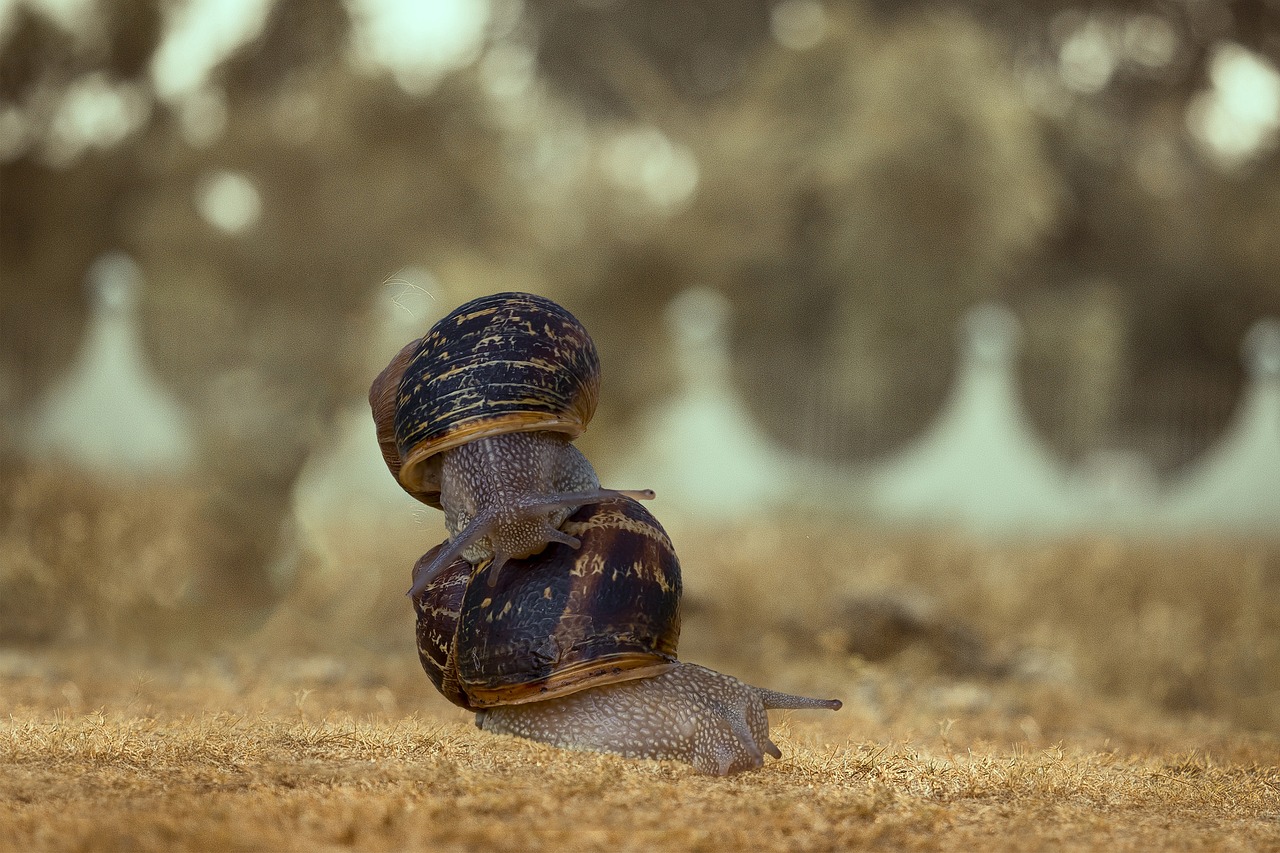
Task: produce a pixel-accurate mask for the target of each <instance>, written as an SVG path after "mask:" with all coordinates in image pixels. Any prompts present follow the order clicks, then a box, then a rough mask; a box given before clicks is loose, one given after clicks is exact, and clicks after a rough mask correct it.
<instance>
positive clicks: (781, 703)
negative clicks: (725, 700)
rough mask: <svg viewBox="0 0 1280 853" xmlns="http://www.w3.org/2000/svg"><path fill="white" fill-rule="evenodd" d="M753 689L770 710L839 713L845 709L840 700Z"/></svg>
mask: <svg viewBox="0 0 1280 853" xmlns="http://www.w3.org/2000/svg"><path fill="white" fill-rule="evenodd" d="M751 689H752V690H754V691H755V692H756V695H758V696H759V697H760V701H761V702H762V703H764V706H765V708H768V709H770V710H773V709H778V710H783V709H787V710H792V709H794V710H814V711H820V710H827V711H839V710H840V709H841V708H843V707H844V703H843V702H841V701H840V700H839V699H813V698H810V697H808V696H796V695H794V694H792V693H780V692H779V691H777V690H770V689H769V688H767V687H752V688H751Z"/></svg>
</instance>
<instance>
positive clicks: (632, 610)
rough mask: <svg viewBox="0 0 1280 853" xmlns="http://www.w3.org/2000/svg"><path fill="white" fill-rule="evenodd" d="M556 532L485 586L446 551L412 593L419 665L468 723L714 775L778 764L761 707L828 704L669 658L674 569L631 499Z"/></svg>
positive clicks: (675, 612) (662, 537)
mask: <svg viewBox="0 0 1280 853" xmlns="http://www.w3.org/2000/svg"><path fill="white" fill-rule="evenodd" d="M565 530H566V531H567V532H569V533H571V534H572V535H573V536H574V537H576V538H577V539H578V540H579V541H580V543H581V546H580V548H578V549H576V550H575V549H573V548H570V547H568V546H566V545H563V544H553V545H550V546H548V547H547V548H546V550H545V551H543V552H542V553H541V554H539V555H537V556H535V557H532V558H529V559H525V560H521V561H516V562H515V565H516V570H513V571H509V572H505V573H504V574H503V575H502V578H501V579H500V580H499V581H498V583H497V585H496V586H495V587H493V588H491V587H489V586H488V583H487V581H486V579H485V575H486V573H487V572H488V571H490V566H489V565H483V566H481V567H479V568H478V569H476V570H474V573H473V567H472V566H471V565H470V564H468V563H467V562H466V561H465V560H464V559H462V558H461V557H459V558H455V559H454V560H453V561H452V562H450V564H449V565H447V566H446V567H445V569H444V570H443V571H442V572H439V573H438V574H437V575H436V576H435V577H434V578H433V579H432V580H431V581H430V582H428V583H427V584H425V585H424V586H423V588H422V591H421V592H420V593H419V594H418V595H416V596H415V597H414V606H415V609H416V611H417V632H418V651H419V657H420V659H421V661H422V664H423V668H424V669H425V670H426V671H427V674H428V676H429V677H430V678H431V680H432V682H433V683H434V684H435V685H436V687H437V688H438V689H440V691H441V693H443V694H444V695H445V696H446V698H448V699H449V700H450V701H452V702H454V703H455V704H457V705H459V706H461V707H463V708H467V709H469V710H474V711H476V712H477V715H476V725H477V726H479V727H480V728H482V729H484V730H486V731H491V732H495V733H505V734H512V735H517V736H520V737H525V738H528V739H532V740H538V741H542V742H544V743H548V744H551V745H554V746H560V747H566V748H570V749H589V750H596V751H601V752H612V753H617V754H620V755H624V756H628V757H633V758H660V759H677V760H682V761H686V762H688V763H689V764H692V765H693V766H694V767H695V768H696V769H698V770H700V771H702V772H705V773H712V774H717V775H724V774H727V773H733V772H738V771H741V770H748V769H751V768H754V767H759V766H760V765H761V764H762V763H763V761H764V755H766V754H767V755H772V756H773V757H775V758H777V757H779V756H780V754H781V753H780V752H779V751H778V748H777V747H776V746H775V745H774V744H773V742H772V741H771V740H769V722H768V715H767V714H766V710H767V709H769V708H826V709H835V708H839V707H840V703H839V702H838V701H835V700H821V699H809V698H807V697H803V696H792V695H790V694H784V693H777V692H774V691H770V690H763V689H760V688H756V687H752V686H750V685H748V684H744V683H743V682H741V681H739V680H737V679H735V678H733V677H731V676H728V675H723V674H721V673H718V672H715V671H713V670H710V669H707V668H705V667H701V666H698V665H696V664H690V663H684V662H681V661H679V660H678V659H677V658H676V646H677V644H678V641H679V634H680V593H681V580H680V563H679V560H678V559H677V557H676V555H675V550H674V548H673V547H672V546H671V540H670V539H669V538H668V537H667V534H666V532H665V531H664V530H663V529H662V526H661V525H660V524H659V523H658V521H657V520H656V519H655V518H653V516H652V515H650V514H649V513H648V512H647V511H646V510H645V509H644V508H643V507H642V506H641V505H640V504H639V503H636V502H635V501H634V500H630V499H627V498H616V499H612V500H609V501H607V502H603V503H598V504H593V505H588V506H583V507H582V508H580V509H579V510H577V511H576V512H575V513H574V514H573V515H572V516H571V517H570V518H569V519H568V521H567V522H566V524H565ZM443 547H445V546H444V545H442V546H440V548H443ZM437 550H438V549H437ZM434 556H435V554H434V552H428V553H427V554H425V555H424V556H423V558H422V559H421V560H419V563H418V566H417V567H415V571H416V572H421V571H422V568H423V567H424V566H427V565H429V564H430V563H431V561H432V560H433V559H434Z"/></svg>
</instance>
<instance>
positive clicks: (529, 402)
mask: <svg viewBox="0 0 1280 853" xmlns="http://www.w3.org/2000/svg"><path fill="white" fill-rule="evenodd" d="M599 383H600V358H599V355H598V354H597V352H596V348H595V344H594V343H593V342H592V340H591V336H590V335H589V334H587V330H586V329H585V328H583V326H582V324H581V323H579V322H578V320H577V318H575V317H574V316H573V315H572V314H570V313H569V312H568V311H567V310H565V309H564V308H562V307H561V306H559V305H557V304H556V303H555V302H552V301H551V300H550V299H546V298H544V297H541V296H535V295H533V294H529V293H498V294H493V295H491V296H484V297H480V298H479V299H474V300H472V301H470V302H467V303H465V304H463V305H461V306H459V307H458V308H456V309H454V310H453V311H452V312H450V313H449V314H448V315H447V316H446V317H444V318H443V319H441V320H440V321H439V322H438V323H436V324H435V325H434V326H432V328H431V329H430V331H428V332H427V334H426V335H424V336H423V337H422V338H420V339H419V340H416V341H412V342H410V343H409V344H408V345H406V346H405V347H404V348H403V349H402V350H401V351H400V352H399V353H398V354H397V355H396V356H395V358H394V359H392V361H391V363H390V364H389V365H388V366H387V367H386V369H385V370H383V371H382V373H380V374H379V375H378V377H377V378H376V379H375V380H374V382H373V386H372V387H371V388H370V389H369V404H370V407H371V408H372V410H373V418H374V422H375V424H376V426H377V433H378V443H379V445H380V446H381V448H382V455H383V459H384V460H385V461H386V463H387V467H388V468H389V469H390V470H391V473H392V474H393V475H394V476H395V477H396V480H397V482H399V483H400V485H401V486H402V487H403V488H404V489H405V490H406V491H407V492H408V493H409V494H411V495H413V496H414V497H415V498H417V499H418V500H421V501H423V502H424V503H427V504H429V505H431V506H434V507H436V508H438V509H443V510H444V513H445V526H446V527H447V529H448V531H449V537H450V545H449V547H448V548H445V549H444V550H442V551H440V552H439V553H437V554H436V557H435V558H433V562H432V563H431V564H430V565H428V566H426V567H424V569H423V571H422V572H420V573H419V582H417V583H415V586H414V588H413V589H412V590H410V594H414V593H416V592H418V591H420V590H421V589H422V587H423V586H425V585H426V584H427V583H429V582H430V581H431V580H432V579H433V578H434V577H435V576H436V575H437V574H438V573H439V572H440V571H442V570H443V569H444V567H445V566H446V565H447V564H448V563H449V562H451V561H452V560H453V559H454V558H455V557H457V556H458V555H463V556H465V557H466V558H467V560H468V562H470V563H472V564H478V563H480V562H483V561H486V560H492V561H493V566H492V568H491V569H490V576H489V577H490V581H491V582H494V581H496V578H497V577H498V572H499V570H500V569H501V568H502V566H503V564H504V563H505V562H506V561H507V560H509V559H511V558H520V557H528V556H532V555H533V554H537V553H538V552H540V551H541V550H542V549H543V548H545V547H546V546H547V544H548V543H551V542H559V543H563V544H566V545H569V546H572V547H577V544H578V542H577V540H576V539H574V538H573V537H572V536H570V535H569V534H567V533H565V532H564V531H562V530H561V529H560V527H561V525H562V524H563V522H564V520H565V518H567V517H568V515H569V513H571V512H572V511H573V510H575V509H576V508H577V507H579V506H582V505H584V504H588V503H592V502H596V501H602V500H607V499H610V498H614V497H617V496H618V495H621V494H625V495H629V496H632V497H640V498H651V497H652V496H653V493H652V492H648V491H628V492H619V491H616V490H612V489H601V488H600V480H599V477H597V476H596V473H595V470H594V469H593V468H592V467H591V464H590V463H589V462H588V461H587V460H586V458H585V457H584V456H583V455H582V453H581V452H579V451H578V449H577V448H576V447H574V446H573V445H572V444H571V442H572V440H573V439H574V438H576V437H577V436H578V435H580V434H581V433H582V431H583V430H585V429H586V427H587V424H588V423H589V422H590V421H591V417H592V415H593V414H594V413H595V408H596V401H597V399H598V396H599Z"/></svg>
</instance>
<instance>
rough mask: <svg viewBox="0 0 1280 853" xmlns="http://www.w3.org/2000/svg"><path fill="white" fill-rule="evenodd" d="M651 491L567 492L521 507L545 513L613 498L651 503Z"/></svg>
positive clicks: (528, 510)
mask: <svg viewBox="0 0 1280 853" xmlns="http://www.w3.org/2000/svg"><path fill="white" fill-rule="evenodd" d="M655 496H656V495H655V493H654V491H653V489H593V490H592V491H589V492H569V493H567V494H560V495H555V496H554V497H544V496H538V497H535V498H531V499H530V500H529V502H528V503H525V504H523V505H522V507H521V508H522V509H523V510H525V511H527V512H545V511H547V510H552V509H564V508H565V507H570V506H586V505H587V504H598V503H601V502H603V501H608V500H613V499H614V498H631V499H632V500H637V501H651V500H653V499H654V497H655Z"/></svg>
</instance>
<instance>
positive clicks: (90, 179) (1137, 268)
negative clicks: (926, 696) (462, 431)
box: [0, 0, 1280, 730]
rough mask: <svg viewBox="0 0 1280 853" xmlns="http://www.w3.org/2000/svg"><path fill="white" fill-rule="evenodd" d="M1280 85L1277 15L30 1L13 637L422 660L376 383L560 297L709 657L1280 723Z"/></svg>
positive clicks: (0, 477) (36, 642)
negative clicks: (458, 335)
mask: <svg viewBox="0 0 1280 853" xmlns="http://www.w3.org/2000/svg"><path fill="white" fill-rule="evenodd" d="M1278 63H1280V3H1276V2H1275V0H1248V2H1220V0H1164V2H1100V3H1087V4H1079V3H1073V2H1057V0H1049V1H1048V2H1034V3H1019V4H995V3H982V2H955V3H942V2H932V3H930V2H900V3H894V2H876V1H875V0H868V2H860V3H859V2H847V3H846V2H818V1H817V0H780V1H779V2H754V0H524V2H521V0H429V2H414V0H345V2H342V1H341V0H311V2H293V1H292V0H181V2H180V1H179V0H172V2H135V0H0V644H2V645H3V646H4V647H5V648H10V649H39V648H63V649H71V650H76V649H88V648H92V649H93V650H94V653H95V654H108V653H112V652H118V653H120V654H142V655H150V656H155V655H161V656H163V655H175V654H205V653H207V652H208V651H209V650H210V649H219V648H225V646H226V644H227V643H229V642H232V641H236V642H243V641H245V638H250V639H251V640H252V641H253V642H257V643H259V644H260V645H261V648H263V649H269V650H271V651H272V652H279V653H289V654H307V655H327V657H323V660H328V661H330V662H335V663H333V665H334V666H339V665H340V662H341V661H342V660H346V659H349V657H350V655H352V654H356V653H357V651H358V652H359V653H362V654H363V653H370V654H373V653H378V654H382V653H385V654H391V655H396V656H400V657H402V658H403V660H404V665H405V666H406V667H408V668H414V667H416V661H414V659H413V656H412V646H411V643H412V639H411V637H412V634H411V631H412V627H411V615H410V612H409V608H408V605H407V603H406V602H405V601H404V599H403V596H402V593H403V591H404V589H405V588H407V586H408V576H409V568H410V567H411V565H412V564H413V561H414V559H416V557H417V556H418V555H419V554H421V553H422V552H423V551H425V550H426V549H427V548H428V547H430V546H431V545H432V544H434V543H435V542H438V541H439V540H440V539H441V538H443V535H444V532H443V524H442V522H441V520H440V518H439V514H438V513H436V512H434V511H433V510H430V509H428V508H426V507H423V506H421V505H418V504H416V503H415V502H414V501H413V500H412V499H410V498H409V497H408V496H406V495H405V494H404V493H402V492H400V491H399V490H398V489H397V487H396V485H395V483H394V481H393V480H392V479H391V477H390V476H389V475H388V474H387V472H386V470H385V468H383V467H382V463H381V460H380V457H379V455H378V451H377V446H376V442H375V439H374V434H373V425H372V421H371V420H370V418H369V416H368V409H367V405H366V403H365V402H364V395H365V394H366V392H367V388H368V384H369V382H370V381H371V380H372V378H373V376H374V375H375V374H376V373H377V372H378V370H380V369H381V368H382V367H383V366H384V365H385V364H386V362H387V361H388V360H389V359H390V357H391V356H392V355H393V354H394V353H395V352H396V351H397V350H398V349H399V347H400V346H401V345H402V344H403V343H405V342H407V341H408V340H410V339H412V338H414V337H417V336H419V335H421V334H423V333H424V332H425V331H426V329H427V328H429V327H430V325H431V324H432V323H433V322H434V321H435V320H437V319H439V318H440V317H441V316H443V315H444V314H446V313H447V312H448V311H450V310H451V309H452V308H453V307H455V306H457V305H458V304H460V303H461V302H463V301H465V300H467V299H470V298H472V297H475V296H478V295H481V294H485V293H490V292H494V291H499V290H529V291H535V292H538V293H542V294H545V295H547V296H550V297H552V298H554V299H556V300H558V301H560V302H561V303H562V304H564V305H566V306H567V307H568V308H570V310H572V311H573V312H574V313H575V314H576V315H577V316H578V317H579V318H580V319H581V320H582V321H583V322H584V323H585V324H586V326H587V327H588V329H590V331H591V333H592V335H593V336H594V338H595V340H596V342H597V345H598V346H599V349H600V351H601V356H602V360H603V364H604V382H603V387H602V398H601V405H600V409H599V412H598V414H597V417H596V420H595V421H594V422H593V424H592V426H591V429H590V430H589V431H588V433H587V434H586V435H585V436H583V438H582V439H581V440H580V442H579V443H580V445H581V446H582V447H583V449H584V451H585V452H586V453H587V454H588V456H589V457H591V458H592V459H593V460H594V461H595V462H596V464H597V467H598V468H599V469H600V470H601V473H602V474H603V475H604V479H605V481H606V484H608V485H614V486H617V487H628V488H641V487H653V488H656V489H657V490H658V492H659V499H658V500H657V501H656V502H654V504H653V505H652V509H653V511H654V512H655V514H656V515H657V516H658V517H659V519H660V520H661V521H662V522H663V523H664V524H665V525H666V526H667V527H668V529H669V530H670V531H671V532H672V535H673V537H674V539H675V543H676V546H677V548H678V549H679V551H680V554H681V557H682V560H683V563H684V566H685V575H686V586H687V596H686V608H685V643H684V645H683V646H682V656H684V657H690V658H694V659H701V660H702V661H703V662H709V663H712V664H716V663H719V664H720V665H721V666H723V667H725V668H729V669H732V670H734V671H735V672H736V673H738V674H742V675H744V676H754V677H759V678H760V680H770V679H772V681H773V683H774V686H780V687H792V688H795V689H798V688H800V687H807V688H808V689H817V691H818V692H820V693H823V694H824V695H825V694H826V693H830V692H832V689H831V688H830V687H829V686H822V685H824V684H828V683H829V680H830V678H831V673H832V672H840V673H844V675H845V676H847V677H848V678H849V679H850V681H849V683H850V684H852V685H855V686H857V685H862V686H865V684H867V683H870V682H866V681H865V678H864V675H865V673H866V672H868V671H869V670H867V669H866V667H867V666H873V667H878V666H881V665H883V666H886V667H888V668H889V669H887V670H885V671H886V672H890V673H896V674H895V675H894V676H893V677H895V678H896V677H904V678H905V677H912V678H927V679H940V681H939V682H938V683H941V684H951V685H954V684H955V683H957V680H959V681H960V682H966V680H970V681H971V680H975V679H976V680H977V681H978V682H983V681H984V680H986V681H991V680H996V681H999V680H1021V681H1026V682H1030V683H1039V682H1042V681H1051V682H1055V683H1060V684H1066V685H1070V686H1072V689H1079V690H1082V691H1086V692H1089V691H1093V692H1097V693H1099V694H1103V695H1119V696H1125V697H1130V698H1134V699H1136V700H1138V701H1141V702H1145V703H1149V704H1151V705H1153V706H1156V707H1161V708H1166V709H1170V710H1172V711H1175V712H1201V713H1206V714H1214V715H1223V716H1225V717H1227V718H1229V719H1231V720H1234V721H1236V722H1238V723H1240V724H1242V725H1246V726H1249V727H1258V728H1267V729H1273V730H1280V710H1277V709H1280V538H1278V537H1277V530H1280V324H1278V323H1277V321H1276V320H1275V319H1274V318H1277V317H1280V230H1278V229H1280V226H1278V225H1277V223H1278V222H1280V153H1277V141H1278V134H1280V70H1278ZM783 590H785V594H784V593H783ZM353 650H355V651H353ZM794 661H806V662H807V664H806V665H805V666H807V668H803V667H802V668H801V669H799V670H797V669H795V668H794V665H793V664H790V663H788V662H794ZM787 666H792V667H793V668H792V669H789V670H788V669H786V667H787ZM308 671H310V670H308ZM783 671H786V672H790V673H792V674H791V675H785V676H780V675H778V674H777V673H779V672H783ZM877 671H879V670H877ZM842 677H843V676H842ZM866 677H869V676H866ZM860 678H863V679H864V680H863V681H859V680H858V679H860ZM780 680H781V682H782V683H779V681H780ZM423 683H425V680H424V682H423ZM876 683H880V682H876ZM966 683H967V682H966ZM815 685H816V687H815ZM857 689H859V690H861V689H862V688H861V687H857ZM872 692H874V691H872ZM864 694H865V695H864ZM858 695H859V696H861V697H862V699H863V701H864V702H865V703H868V704H874V697H871V696H870V694H866V693H865V691H864V692H862V693H859V694H858ZM948 695H951V694H948ZM964 695H969V694H964Z"/></svg>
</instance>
